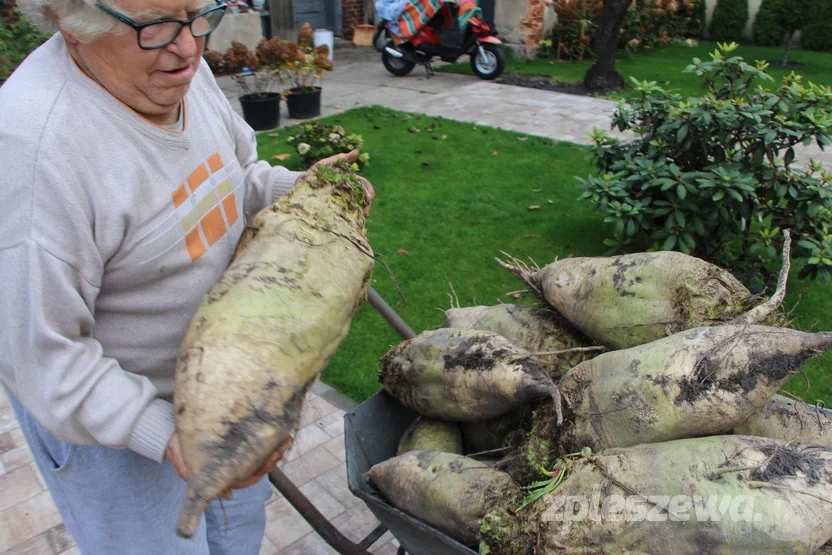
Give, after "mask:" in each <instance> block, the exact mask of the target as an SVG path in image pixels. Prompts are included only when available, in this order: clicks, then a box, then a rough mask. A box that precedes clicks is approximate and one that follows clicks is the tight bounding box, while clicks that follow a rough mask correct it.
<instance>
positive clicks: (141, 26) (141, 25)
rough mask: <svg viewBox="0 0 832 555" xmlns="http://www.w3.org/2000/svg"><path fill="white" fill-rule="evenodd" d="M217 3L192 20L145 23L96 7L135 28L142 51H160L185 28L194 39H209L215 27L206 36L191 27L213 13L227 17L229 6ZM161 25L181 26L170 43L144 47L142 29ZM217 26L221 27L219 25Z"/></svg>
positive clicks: (97, 3) (96, 4)
mask: <svg viewBox="0 0 832 555" xmlns="http://www.w3.org/2000/svg"><path fill="white" fill-rule="evenodd" d="M216 2H217V5H216V6H212V7H210V8H208V9H207V10H203V11H201V12H199V13H198V14H196V15H195V16H193V17H192V18H190V19H155V20H153V21H146V22H144V23H136V22H135V21H133V20H132V19H130V18H129V17H127V16H126V15H124V14H122V13H119V12H117V11H115V10H114V9H112V8H110V7H109V6H106V5H104V4H102V3H101V2H96V3H95V7H96V8H98V9H99V10H101V11H102V12H104V13H106V14H107V15H109V16H111V17H113V18H115V19H117V20H119V21H121V22H122V23H124V24H125V25H127V26H128V27H131V28H133V30H134V31H136V43H137V44H138V45H139V48H141V49H142V50H158V49H160V48H164V47H166V46H167V45H169V44H170V43H172V42H173V41H175V40H176V39H177V38H179V33H181V32H182V29H183V28H185V27H188V29H189V30H190V31H191V35H192V36H193V37H194V38H201V37H207V36H208V35H210V34H211V33H212V32H214V31H215V30H216V27H214V28H213V29H211V30H210V31H208V32H207V33H205V34H204V35H199V36H197V35H195V34H194V30H193V27H191V25H192V24H193V22H194V21H196V20H197V19H198V18H200V17H204V16H205V15H206V14H209V13H211V12H215V11H217V10H222V12H223V17H225V12H226V10H227V9H228V4H226V3H225V2H222V1H221V0H216ZM220 21H222V17H221V18H220ZM160 23H178V24H179V30H178V31H176V33H175V34H174V35H173V38H172V39H170V40H169V41H168V42H166V43H164V44H160V45H158V46H142V38H141V34H142V29H144V28H145V27H150V26H151V25H158V24H160ZM217 25H219V23H217Z"/></svg>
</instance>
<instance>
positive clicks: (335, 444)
mask: <svg viewBox="0 0 832 555" xmlns="http://www.w3.org/2000/svg"><path fill="white" fill-rule="evenodd" d="M324 448H325V449H326V450H327V451H329V452H330V453H332V455H333V456H334V457H335V458H336V459H338V460H339V461H342V462H346V460H347V449H346V445H345V443H344V436H343V435H340V436H338V437H336V438H334V439H331V440H330V441H327V442H326V443H324Z"/></svg>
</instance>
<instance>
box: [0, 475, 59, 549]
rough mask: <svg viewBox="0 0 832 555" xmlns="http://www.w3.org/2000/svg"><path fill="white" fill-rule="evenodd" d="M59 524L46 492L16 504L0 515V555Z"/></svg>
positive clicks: (56, 510) (56, 512) (57, 515)
mask: <svg viewBox="0 0 832 555" xmlns="http://www.w3.org/2000/svg"><path fill="white" fill-rule="evenodd" d="M12 474H13V473H10V474H7V475H6V476H10V475H12ZM60 523H61V517H60V515H59V514H58V509H57V507H55V504H54V503H53V502H52V496H51V495H49V492H48V491H45V492H43V493H41V494H39V495H36V496H35V497H32V498H30V499H27V500H25V501H23V502H22V503H18V504H17V505H15V506H13V507H10V508H8V509H6V510H4V511H3V512H1V513H0V553H2V552H3V551H5V550H7V549H11V548H12V547H16V546H18V545H20V544H22V543H24V542H26V541H28V540H30V539H32V538H34V537H35V536H38V535H40V534H42V533H43V532H46V531H47V530H49V529H50V528H52V527H53V526H57V525H59V524H60Z"/></svg>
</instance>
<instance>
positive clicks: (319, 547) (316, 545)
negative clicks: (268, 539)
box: [280, 532, 338, 555]
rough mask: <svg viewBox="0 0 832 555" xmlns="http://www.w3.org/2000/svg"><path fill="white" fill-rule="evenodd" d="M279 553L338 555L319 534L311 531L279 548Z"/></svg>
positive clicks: (289, 554) (290, 554)
mask: <svg viewBox="0 0 832 555" xmlns="http://www.w3.org/2000/svg"><path fill="white" fill-rule="evenodd" d="M280 555H338V552H337V551H335V550H334V549H332V548H331V547H330V546H329V544H328V543H326V542H325V541H324V540H323V538H321V536H319V535H318V534H316V533H315V532H312V533H310V534H307V535H305V536H304V537H303V538H301V539H300V540H298V541H296V542H295V543H293V544H292V545H290V546H289V547H287V548H285V549H281V550H280Z"/></svg>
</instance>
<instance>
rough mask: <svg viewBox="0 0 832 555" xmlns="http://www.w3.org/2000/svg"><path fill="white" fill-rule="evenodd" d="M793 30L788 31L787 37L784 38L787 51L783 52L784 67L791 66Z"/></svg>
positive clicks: (784, 46)
mask: <svg viewBox="0 0 832 555" xmlns="http://www.w3.org/2000/svg"><path fill="white" fill-rule="evenodd" d="M792 36H793V34H792V31H786V38H785V39H784V40H783V48H785V49H786V53H785V54H783V67H789V54H790V53H791V51H792Z"/></svg>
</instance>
